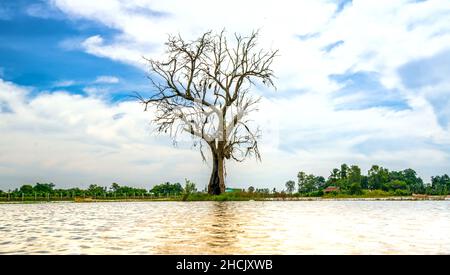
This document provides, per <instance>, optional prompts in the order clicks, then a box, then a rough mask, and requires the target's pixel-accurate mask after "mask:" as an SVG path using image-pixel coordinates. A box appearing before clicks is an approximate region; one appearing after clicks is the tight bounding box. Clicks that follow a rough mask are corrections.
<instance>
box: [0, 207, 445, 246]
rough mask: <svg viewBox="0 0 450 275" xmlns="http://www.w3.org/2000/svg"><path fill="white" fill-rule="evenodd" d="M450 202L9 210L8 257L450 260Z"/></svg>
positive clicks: (3, 224) (1, 223)
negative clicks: (279, 256) (344, 256)
mask: <svg viewBox="0 0 450 275" xmlns="http://www.w3.org/2000/svg"><path fill="white" fill-rule="evenodd" d="M449 232H450V201H285V202H283V201H274V202H269V201H267V202H253V201H250V202H184V203H183V202H112V203H43V204H1V205H0V253H3V254H450V234H449Z"/></svg>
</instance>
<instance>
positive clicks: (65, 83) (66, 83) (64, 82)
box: [53, 80, 76, 88]
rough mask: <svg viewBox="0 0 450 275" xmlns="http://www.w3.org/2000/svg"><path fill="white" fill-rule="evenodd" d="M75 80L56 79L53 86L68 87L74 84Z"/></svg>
mask: <svg viewBox="0 0 450 275" xmlns="http://www.w3.org/2000/svg"><path fill="white" fill-rule="evenodd" d="M75 84H76V82H75V81H74V80H61V81H57V82H55V83H53V86H54V87H57V88H64V87H70V86H73V85H75Z"/></svg>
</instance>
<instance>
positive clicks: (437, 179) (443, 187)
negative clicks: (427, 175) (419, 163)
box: [431, 174, 450, 195]
mask: <svg viewBox="0 0 450 275" xmlns="http://www.w3.org/2000/svg"><path fill="white" fill-rule="evenodd" d="M449 190H450V177H449V176H448V175H447V174H445V175H442V176H434V177H431V192H432V194H435V195H447V194H448V193H449Z"/></svg>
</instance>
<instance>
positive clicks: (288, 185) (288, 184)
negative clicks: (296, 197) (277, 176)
mask: <svg viewBox="0 0 450 275" xmlns="http://www.w3.org/2000/svg"><path fill="white" fill-rule="evenodd" d="M294 190H295V181H293V180H289V181H287V182H286V191H287V192H288V193H289V194H292V192H294Z"/></svg>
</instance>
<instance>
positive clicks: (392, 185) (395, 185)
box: [386, 180, 407, 191]
mask: <svg viewBox="0 0 450 275" xmlns="http://www.w3.org/2000/svg"><path fill="white" fill-rule="evenodd" d="M386 187H387V188H386V189H388V190H390V191H395V190H406V189H407V184H406V182H404V181H401V180H392V181H390V182H388V183H387V184H386Z"/></svg>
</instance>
